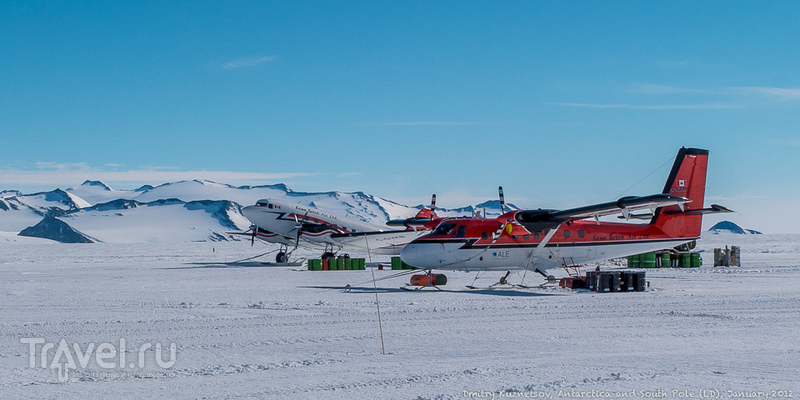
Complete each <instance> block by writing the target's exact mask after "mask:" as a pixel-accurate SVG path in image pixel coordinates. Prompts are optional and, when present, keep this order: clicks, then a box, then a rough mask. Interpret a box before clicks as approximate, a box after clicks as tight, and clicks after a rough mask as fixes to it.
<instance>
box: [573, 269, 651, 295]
mask: <svg viewBox="0 0 800 400" xmlns="http://www.w3.org/2000/svg"><path fill="white" fill-rule="evenodd" d="M646 285H647V282H646V281H645V272H644V271H602V272H601V271H590V272H587V273H586V288H587V289H589V290H591V291H593V292H644V289H645V287H646Z"/></svg>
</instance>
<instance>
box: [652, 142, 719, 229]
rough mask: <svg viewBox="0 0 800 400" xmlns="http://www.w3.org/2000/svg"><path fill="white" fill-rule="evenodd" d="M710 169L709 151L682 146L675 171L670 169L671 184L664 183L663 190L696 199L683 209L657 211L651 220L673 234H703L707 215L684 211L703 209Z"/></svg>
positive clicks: (676, 159)
mask: <svg viewBox="0 0 800 400" xmlns="http://www.w3.org/2000/svg"><path fill="white" fill-rule="evenodd" d="M707 168H708V150H701V149H687V148H684V147H682V148H681V149H680V150H679V151H678V156H677V157H675V163H674V164H673V165H672V171H670V173H669V178H667V184H666V185H664V191H663V193H668V194H674V195H677V196H682V197H686V198H688V199H689V200H691V201H692V202H691V203H688V204H685V205H684V210H681V209H680V208H679V207H678V206H670V207H664V208H660V209H658V210H656V214H655V216H654V217H653V220H652V221H651V223H653V224H655V225H656V226H657V227H658V228H660V229H661V230H662V231H663V232H664V233H666V234H668V235H669V236H672V237H678V238H698V237H700V231H701V229H702V224H703V215H702V214H701V213H686V212H684V211H690V210H700V209H702V208H703V201H704V200H705V192H706V170H707Z"/></svg>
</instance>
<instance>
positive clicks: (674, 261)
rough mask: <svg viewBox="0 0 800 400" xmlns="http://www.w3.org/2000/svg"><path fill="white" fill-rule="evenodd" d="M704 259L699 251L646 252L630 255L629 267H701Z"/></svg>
mask: <svg viewBox="0 0 800 400" xmlns="http://www.w3.org/2000/svg"><path fill="white" fill-rule="evenodd" d="M702 264H703V259H702V257H701V256H700V253H697V252H679V253H674V252H663V253H645V254H637V255H635V256H629V257H628V268H700V266H701V265H702Z"/></svg>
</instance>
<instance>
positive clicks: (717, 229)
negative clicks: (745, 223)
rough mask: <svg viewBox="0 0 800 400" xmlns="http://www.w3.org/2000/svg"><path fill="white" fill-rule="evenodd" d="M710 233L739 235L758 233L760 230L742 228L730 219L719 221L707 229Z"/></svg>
mask: <svg viewBox="0 0 800 400" xmlns="http://www.w3.org/2000/svg"><path fill="white" fill-rule="evenodd" d="M708 231H709V232H711V233H736V234H739V235H760V234H761V232H759V231H755V230H752V229H744V228H742V227H741V226H739V225H736V224H735V223H733V222H731V221H721V222H719V223H717V224H716V225H714V226H712V227H711V229H709V230H708Z"/></svg>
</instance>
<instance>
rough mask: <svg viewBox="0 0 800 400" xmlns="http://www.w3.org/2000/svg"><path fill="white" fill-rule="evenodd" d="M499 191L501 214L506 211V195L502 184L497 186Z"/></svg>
mask: <svg viewBox="0 0 800 400" xmlns="http://www.w3.org/2000/svg"><path fill="white" fill-rule="evenodd" d="M497 191H498V193H499V194H500V215H503V214H505V213H506V197H505V196H503V187H502V186H500V187H498V188H497Z"/></svg>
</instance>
